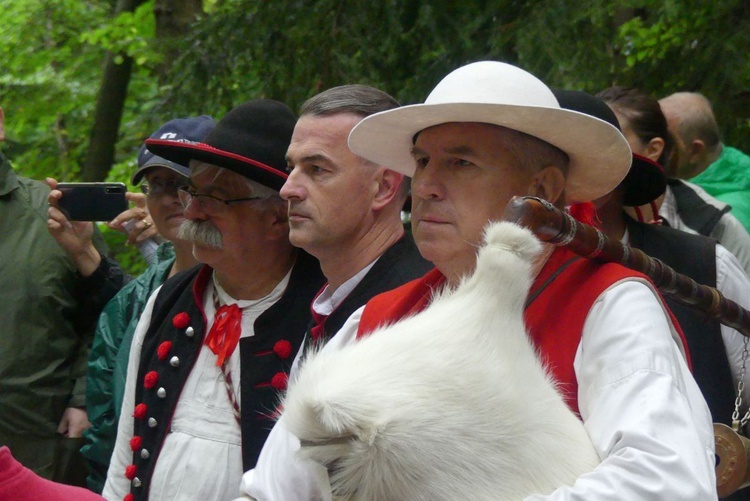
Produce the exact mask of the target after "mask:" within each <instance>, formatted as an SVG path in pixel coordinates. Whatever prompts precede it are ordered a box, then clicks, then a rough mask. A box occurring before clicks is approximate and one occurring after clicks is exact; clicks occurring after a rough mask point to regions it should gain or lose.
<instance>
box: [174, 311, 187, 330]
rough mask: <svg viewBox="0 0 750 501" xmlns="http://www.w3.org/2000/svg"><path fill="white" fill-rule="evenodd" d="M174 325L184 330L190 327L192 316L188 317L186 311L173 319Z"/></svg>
mask: <svg viewBox="0 0 750 501" xmlns="http://www.w3.org/2000/svg"><path fill="white" fill-rule="evenodd" d="M172 325H174V326H175V327H177V328H178V329H184V328H185V327H187V326H188V325H190V315H188V314H187V313H186V312H184V311H183V312H181V313H178V314H177V315H175V316H174V318H173V319H172Z"/></svg>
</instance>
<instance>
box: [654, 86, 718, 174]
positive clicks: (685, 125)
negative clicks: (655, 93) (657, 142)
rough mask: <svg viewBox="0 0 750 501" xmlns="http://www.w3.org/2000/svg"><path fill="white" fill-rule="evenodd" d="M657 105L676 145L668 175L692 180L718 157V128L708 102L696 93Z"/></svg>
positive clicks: (668, 98) (664, 100)
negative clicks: (665, 119)
mask: <svg viewBox="0 0 750 501" xmlns="http://www.w3.org/2000/svg"><path fill="white" fill-rule="evenodd" d="M659 105H660V106H661V109H662V112H663V113H664V116H665V117H666V118H667V122H668V124H669V130H670V132H672V134H673V135H674V137H675V139H676V141H677V151H676V152H675V155H674V158H673V159H672V165H671V170H672V171H673V172H671V174H673V175H675V176H677V177H680V178H683V179H690V178H692V177H695V176H696V175H698V174H700V173H701V172H703V171H704V170H705V169H706V167H708V166H709V165H711V163H713V162H714V160H716V158H718V156H719V155H720V154H721V149H722V144H721V136H720V133H719V125H718V124H717V123H716V117H714V112H713V109H712V107H711V102H710V101H709V100H708V99H706V97H705V96H704V95H702V94H699V93H697V92H676V93H674V94H672V95H670V96H667V97H665V98H663V99H660V100H659Z"/></svg>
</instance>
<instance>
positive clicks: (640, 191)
mask: <svg viewBox="0 0 750 501" xmlns="http://www.w3.org/2000/svg"><path fill="white" fill-rule="evenodd" d="M552 93H553V94H554V95H555V97H556V98H557V102H558V103H560V106H561V107H563V108H566V109H569V110H573V111H577V112H579V113H585V114H587V115H591V116H592V117H596V118H598V119H600V120H604V121H605V122H609V123H610V124H612V125H614V126H615V127H617V128H618V129H620V123H619V122H618V121H617V115H615V112H614V111H612V108H610V107H609V106H608V105H607V103H605V102H604V101H603V100H601V99H599V98H598V97H595V96H592V95H591V94H587V93H585V92H581V91H575V90H562V89H552ZM591 147H592V148H596V147H597V145H592V146H591ZM620 186H623V187H624V188H625V196H624V197H623V205H626V206H629V207H636V206H638V205H644V204H647V203H649V202H651V201H653V200H656V199H657V198H659V196H661V194H662V193H664V191H665V190H666V189H667V176H666V175H665V174H664V169H663V168H662V166H661V165H659V164H658V163H656V162H654V161H653V160H651V159H648V158H646V157H644V156H641V155H637V154H635V153H633V163H632V164H631V166H630V170H629V171H628V174H627V175H626V176H625V179H623V180H622V182H621V183H620Z"/></svg>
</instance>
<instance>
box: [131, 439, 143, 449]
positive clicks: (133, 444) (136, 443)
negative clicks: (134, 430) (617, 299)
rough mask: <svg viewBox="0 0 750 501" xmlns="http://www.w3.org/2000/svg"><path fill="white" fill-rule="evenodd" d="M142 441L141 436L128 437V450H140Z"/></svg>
mask: <svg viewBox="0 0 750 501" xmlns="http://www.w3.org/2000/svg"><path fill="white" fill-rule="evenodd" d="M142 443H143V439H142V438H141V437H139V436H138V435H136V436H134V437H133V438H131V439H130V450H131V451H133V452H135V451H137V450H140V448H141V444H142Z"/></svg>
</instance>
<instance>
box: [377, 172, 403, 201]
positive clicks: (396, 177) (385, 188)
mask: <svg viewBox="0 0 750 501" xmlns="http://www.w3.org/2000/svg"><path fill="white" fill-rule="evenodd" d="M376 179H377V183H378V188H377V191H376V192H375V196H374V197H373V200H372V204H373V205H372V208H373V210H379V209H382V208H383V207H385V206H386V205H388V204H389V203H390V202H391V201H392V200H393V199H394V198H395V197H398V196H399V195H400V194H401V184H402V182H403V180H404V175H403V174H399V173H398V172H396V171H393V170H390V169H385V168H379V169H378V172H377V177H376Z"/></svg>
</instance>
